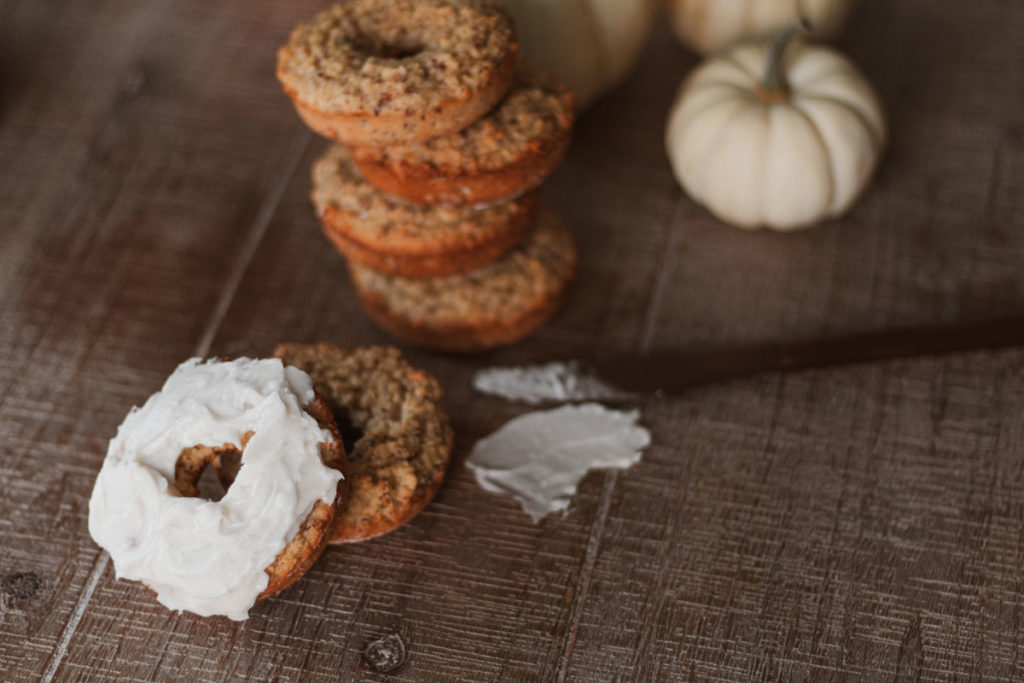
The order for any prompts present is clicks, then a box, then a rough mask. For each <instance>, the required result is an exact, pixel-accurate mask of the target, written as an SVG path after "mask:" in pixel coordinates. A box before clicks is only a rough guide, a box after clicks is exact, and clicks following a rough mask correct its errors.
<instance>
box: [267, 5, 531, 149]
mask: <svg viewBox="0 0 1024 683" xmlns="http://www.w3.org/2000/svg"><path fill="white" fill-rule="evenodd" d="M516 50H517V44H516V38H515V29H514V27H513V24H512V21H511V19H509V17H508V16H507V15H506V14H505V13H504V11H502V10H500V9H498V8H497V7H496V6H494V5H492V4H491V3H489V2H482V1H480V0H351V2H346V3H343V4H339V5H336V6H334V7H331V8H330V9H327V10H325V11H323V12H321V13H320V14H318V15H317V16H316V17H315V18H314V19H313V20H312V21H311V22H310V23H308V24H303V25H302V26H299V27H298V28H296V29H295V30H294V31H293V32H292V34H291V38H290V39H289V41H288V44H287V45H285V46H284V47H282V48H281V49H280V50H279V51H278V57H277V77H278V80H280V81H281V84H282V86H283V87H284V91H285V92H286V93H287V94H288V96H289V97H291V98H292V100H293V102H294V103H295V108H296V109H297V110H298V113H299V116H301V117H302V119H303V121H305V122H306V124H307V125H308V126H309V127H310V128H312V129H313V130H314V131H316V132H317V133H320V134H321V135H323V136H325V137H328V138H331V139H333V140H337V141H339V142H344V143H347V144H350V145H370V146H373V147H383V146H385V145H390V144H395V143H406V142H417V141H420V140H426V139H427V138H431V137H434V136H436V135H444V134H446V133H450V132H453V131H457V130H460V129H462V128H465V127H466V126H468V125H469V124H470V123H472V122H473V121H475V120H477V119H478V118H480V117H481V116H482V115H483V114H484V113H485V112H487V111H488V110H489V109H490V108H491V107H493V106H494V105H495V104H496V103H497V102H498V100H500V99H501V98H502V96H503V95H504V94H505V92H506V91H507V90H508V88H509V86H510V85H511V83H512V79H513V77H514V75H515V63H516Z"/></svg>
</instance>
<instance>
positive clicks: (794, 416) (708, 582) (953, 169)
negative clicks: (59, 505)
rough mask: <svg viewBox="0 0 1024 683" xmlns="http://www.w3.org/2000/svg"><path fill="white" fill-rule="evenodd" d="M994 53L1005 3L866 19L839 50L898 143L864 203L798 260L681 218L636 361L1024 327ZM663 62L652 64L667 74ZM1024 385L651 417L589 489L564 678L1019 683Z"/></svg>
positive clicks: (655, 407) (703, 395)
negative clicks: (654, 351) (736, 348)
mask: <svg viewBox="0 0 1024 683" xmlns="http://www.w3.org/2000/svg"><path fill="white" fill-rule="evenodd" d="M1009 27H1016V33H1019V32H1020V30H1021V29H1024V11H1022V8H1021V7H1018V6H1012V5H1009V4H1007V3H998V2H987V3H978V4H975V5H973V6H972V8H971V10H970V11H969V12H964V11H963V8H959V7H956V6H954V5H952V4H949V5H946V4H936V3H896V4H893V3H864V5H863V7H862V9H861V13H860V15H859V16H858V18H857V22H856V24H855V26H854V29H853V31H851V33H850V35H849V36H848V37H847V39H846V41H845V42H846V45H847V46H848V48H849V50H850V51H851V52H852V53H853V54H854V55H855V56H856V57H857V58H858V60H859V61H860V62H861V63H862V64H863V65H864V67H865V70H866V71H867V72H868V73H869V75H870V76H871V77H872V78H873V79H874V80H875V81H876V82H877V83H878V84H879V87H880V89H881V91H882V93H883V97H884V98H885V100H886V102H887V104H888V106H889V109H890V114H891V117H892V124H893V142H892V146H891V148H890V151H889V154H888V156H887V158H886V160H885V162H884V164H883V167H882V169H881V173H880V175H879V177H878V179H877V182H876V183H875V185H874V186H873V187H872V189H871V190H870V191H869V193H868V194H867V195H866V196H865V198H864V201H863V203H862V204H861V205H860V206H859V207H857V209H856V210H855V211H854V212H852V213H851V214H850V215H849V216H848V217H846V218H845V219H843V220H841V221H838V222H837V223H836V224H835V225H833V226H827V227H824V228H822V229H819V230H817V231H814V232H811V233H806V234H801V235H789V236H785V235H781V236H780V235H774V234H747V233H743V232H741V231H737V230H732V229H729V228H725V227H723V226H721V225H719V224H717V223H716V222H715V221H714V220H713V219H712V218H710V216H708V215H707V214H706V213H705V212H704V211H703V210H701V209H699V208H698V207H696V206H694V205H693V204H692V203H690V202H688V201H687V200H685V199H682V200H680V204H679V212H678V217H677V220H676V223H675V226H674V231H675V235H674V237H675V238H674V240H673V241H672V243H671V246H670V253H669V254H668V255H667V256H666V257H665V260H664V264H663V269H664V270H663V273H662V275H663V276H664V278H665V279H664V281H663V282H664V283H665V286H663V287H662V288H661V289H660V291H659V296H658V300H657V301H656V308H655V310H654V311H653V313H652V318H651V325H650V328H649V330H650V336H649V339H648V342H649V343H650V344H651V345H654V346H674V345H678V344H680V343H691V344H703V343H716V342H717V343H723V342H726V343H732V342H737V341H742V340H766V339H782V338H786V337H791V336H806V335H813V334H822V333H840V332H842V331H848V330H864V329H871V328H885V327H886V326H892V325H905V324H908V323H912V322H925V321H936V320H961V319H970V318H977V317H983V316H986V315H998V314H1006V313H1010V312H1019V311H1021V310H1024V287H1022V283H1021V280H1020V278H1019V276H1018V274H1019V272H1020V269H1021V266H1022V264H1024V235H1022V234H1021V232H1020V230H1019V227H1020V225H1021V224H1022V218H1024V201H1022V200H1021V196H1022V194H1024V185H1022V181H1021V177H1022V175H1021V173H1020V171H1021V168H1022V165H1024V144H1022V139H1021V134H1020V133H1021V126H1022V124H1024V119H1022V117H1024V87H1021V86H1022V85H1024V52H1022V49H1021V46H1020V44H1019V43H1018V42H1017V41H1014V40H1012V39H1010V38H1009V36H1010V35H1013V34H1014V33H1015V31H1014V30H1007V29H1008V28H1009ZM980 36H985V38H984V39H981V42H984V46H979V45H978V43H979V37H980ZM997 38H1004V39H997ZM662 41H663V42H662V44H661V45H660V46H659V45H658V44H657V43H656V44H655V45H654V46H652V51H654V52H658V53H660V54H659V55H658V56H657V57H654V58H653V59H654V60H655V61H656V62H657V63H666V62H670V61H671V55H672V54H673V53H674V52H675V51H676V48H673V47H672V46H671V45H670V44H669V42H668V40H667V38H666V37H664V36H662ZM976 47H978V48H979V49H975V48H976ZM1022 360H1024V356H1022V355H1021V354H1020V353H1005V354H1000V355H969V356H962V357H957V358H951V359H948V360H936V361H919V362H916V363H900V364H888V365H883V366H881V367H875V368H865V369H854V370H848V371H842V372H840V371H836V372H821V373H808V374H802V375H798V376H792V377H765V378H759V379H755V380H750V381H747V382H736V383H732V384H729V385H726V386H723V387H717V388H712V389H708V390H702V391H695V392H692V393H691V395H689V396H687V397H686V398H685V399H680V400H672V401H658V402H653V401H652V402H649V403H647V404H646V405H645V414H646V415H647V419H648V422H649V424H650V425H651V427H652V430H653V431H654V434H655V439H656V445H655V447H654V448H653V449H652V450H651V451H650V453H649V454H648V455H647V456H646V457H645V460H644V462H643V463H642V464H641V465H640V466H639V467H637V468H634V470H631V471H629V472H627V473H624V474H619V475H606V477H605V481H606V482H608V481H612V482H613V483H614V484H615V486H614V489H613V493H612V494H611V501H610V503H611V504H610V512H609V516H608V519H607V521H606V523H605V526H606V530H605V532H604V533H603V534H602V536H601V539H600V550H599V553H598V559H597V561H596V563H595V569H594V573H593V577H592V579H591V581H590V583H591V585H592V586H593V588H592V590H591V592H590V595H589V596H588V599H587V604H586V607H585V609H584V610H583V615H582V618H581V620H580V626H579V637H578V639H577V640H576V641H575V647H574V649H573V652H572V657H571V662H570V667H569V668H568V674H569V676H568V677H569V678H570V679H573V680H606V679H612V678H625V679H635V680H667V679H678V678H698V679H701V678H714V679H721V680H737V681H746V680H755V679H756V680H765V679H767V680H822V679H829V678H831V677H832V676H834V675H843V674H845V675H853V676H856V677H863V678H866V679H870V680H876V679H877V680H883V679H884V680H891V679H892V678H893V676H894V674H896V673H897V672H898V673H900V674H901V675H906V676H908V677H909V678H910V679H915V680H940V679H948V678H952V677H956V678H968V677H970V678H982V679H987V680H1007V679H1016V678H1020V677H1021V675H1022V673H1021V670H1020V660H1021V656H1022V655H1024V643H1022V641H1021V638H1020V636H1019V624H1018V618H1017V615H1018V613H1019V611H1020V605H1021V597H1020V596H1021V584H1020V579H1019V576H1020V573H1021V569H1022V567H1021V561H1022V560H1021V550H1020V547H1021V546H1020V541H1021V539H1022V538H1024V518H1022V517H1024V516H1022V514H1021V511H1020V509H1019V506H1017V505H1015V504H1013V502H1012V501H1014V500H1016V499H1019V498H1020V497H1021V496H1022V495H1024V490H1022V489H1021V487H1020V464H1019V460H1020V457H1019V456H1020V452H1021V446H1022V443H1021V435H1022V431H1021V430H1022V427H1021V425H1022V422H1021V417H1020V415H1021V408H1022V404H1021V402H1022V400H1024V384H1022V378H1024V373H1022ZM667 482H670V484H668V485H667V484H666V483H667ZM607 488H608V487H607V485H606V489H607ZM573 626H575V625H573Z"/></svg>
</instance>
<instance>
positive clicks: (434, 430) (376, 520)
mask: <svg viewBox="0 0 1024 683" xmlns="http://www.w3.org/2000/svg"><path fill="white" fill-rule="evenodd" d="M274 355H275V356H276V357H278V358H280V359H282V360H283V361H284V362H285V363H287V364H288V365H293V366H296V367H298V368H301V369H302V370H303V371H305V372H307V373H309V376H310V377H311V378H312V379H313V386H314V387H316V390H317V392H319V393H320V394H322V395H323V396H324V398H325V400H326V401H327V403H328V405H330V407H331V409H332V410H333V411H334V413H335V415H336V417H337V420H338V424H339V425H342V427H343V431H344V429H345V428H349V429H350V430H351V431H353V432H355V433H356V434H357V435H358V438H357V439H356V441H355V443H354V445H352V446H351V448H350V453H349V459H350V471H349V480H350V482H351V489H350V494H349V502H348V505H347V506H346V508H345V510H344V511H343V512H342V513H341V515H340V517H339V521H338V526H337V528H336V530H335V532H334V540H333V542H334V543H347V542H351V541H362V540H365V539H368V538H373V537H375V536H379V535H381V534H384V533H387V532H389V531H391V530H393V529H395V528H397V527H399V526H401V525H402V524H405V523H406V522H408V521H409V520H411V519H412V518H413V517H415V516H416V515H417V514H419V512H420V510H422V509H423V508H424V506H426V504H427V503H429V502H430V500H431V499H432V498H433V497H434V494H435V493H437V490H438V488H440V486H441V482H442V480H443V479H444V473H445V468H446V467H447V465H448V459H449V457H450V456H451V450H452V440H453V434H452V428H451V426H450V425H449V422H448V416H447V414H446V413H445V411H444V408H443V406H442V405H441V386H440V385H439V384H438V382H437V380H435V379H434V378H433V377H431V376H430V375H428V374H426V373H425V372H422V371H420V370H417V369H416V368H414V367H412V366H411V365H409V363H408V362H406V361H405V360H404V359H403V358H402V354H401V353H400V352H399V351H398V349H394V348H389V347H379V346H376V347H366V348H359V349H355V350H352V351H348V350H345V349H341V348H338V347H337V346H334V345H333V344H325V343H321V344H306V345H303V344H282V345H281V346H278V347H277V349H276V350H275V351H274Z"/></svg>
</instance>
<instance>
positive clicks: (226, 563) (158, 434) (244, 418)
mask: <svg viewBox="0 0 1024 683" xmlns="http://www.w3.org/2000/svg"><path fill="white" fill-rule="evenodd" d="M234 453H240V456H241V459H240V465H241V467H240V469H238V470H237V472H236V476H235V477H234V482H233V484H231V486H230V488H228V489H227V491H226V492H225V493H224V496H223V497H222V498H221V499H220V500H218V501H214V500H206V499H203V498H200V497H198V495H197V494H198V486H197V482H198V479H199V476H200V474H201V473H202V471H203V469H204V468H205V467H206V466H208V465H211V464H213V465H214V466H215V467H218V468H219V467H221V460H222V459H227V457H228V456H229V455H230V454H234ZM346 469H347V462H346V457H345V452H344V447H343V446H342V444H341V438H340V436H339V433H338V430H337V425H336V424H335V422H334V419H333V417H332V416H331V412H330V410H329V409H328V408H327V406H326V404H325V403H324V402H323V400H322V399H320V398H319V397H318V396H317V395H316V393H315V392H314V390H313V386H312V383H311V381H310V378H309V376H308V375H306V374H305V373H303V372H301V371H300V370H297V369H296V368H292V367H286V366H285V365H284V364H283V363H282V362H281V361H280V360H278V359H276V358H275V359H266V360H250V359H248V358H240V359H237V360H233V361H224V362H221V361H202V360H200V359H196V358H193V359H191V360H189V361H186V362H185V363H183V364H181V365H180V366H179V367H178V368H177V369H176V370H175V371H174V373H173V374H171V376H170V377H169V378H168V379H167V381H166V383H165V384H164V386H163V388H162V389H161V391H160V392H158V393H156V394H154V395H153V396H151V397H150V398H149V399H148V400H147V401H146V403H145V405H143V406H142V407H141V408H137V409H134V410H132V412H131V413H130V414H129V415H128V416H127V417H126V418H125V420H124V422H123V423H122V424H121V426H120V428H119V429H118V432H117V435H116V436H115V437H114V438H113V439H112V440H111V442H110V446H109V449H108V451H107V455H106V458H105V460H104V462H103V466H102V468H101V470H100V473H99V476H98V477H97V479H96V484H95V487H94V489H93V493H92V498H91V499H90V501H89V532H90V534H92V537H93V538H94V539H95V540H96V542H97V543H98V544H99V545H100V546H102V547H103V548H104V549H105V550H107V551H108V552H109V553H110V556H111V559H112V560H113V562H114V568H115V569H116V571H117V575H118V577H119V578H127V579H135V580H140V581H143V582H144V583H145V584H146V585H148V586H149V587H150V588H152V589H153V590H154V591H156V593H157V600H159V601H160V602H161V603H162V604H164V605H165V606H167V607H168V608H170V609H176V610H188V611H191V612H195V613H197V614H200V615H202V616H209V615H213V614H223V615H226V616H228V617H230V618H232V619H236V620H240V619H245V618H246V617H247V616H248V610H249V608H250V607H252V605H253V604H254V603H255V602H256V600H259V599H262V598H265V597H269V596H271V595H273V594H275V593H277V592H279V591H281V590H283V589H284V588H287V587H288V586H289V585H291V584H292V583H293V582H294V581H295V580H296V579H298V578H299V577H300V576H302V574H303V573H305V571H306V570H307V569H308V568H309V567H310V566H311V565H312V564H313V562H314V561H315V560H316V559H317V557H319V555H320V553H322V552H323V550H324V548H325V547H326V545H327V542H328V541H329V540H330V538H331V534H332V532H333V530H334V525H335V521H336V517H337V513H338V509H339V507H340V505H341V503H342V500H343V497H345V494H346V491H347V483H348V482H347V480H346V479H345V477H344V472H345V471H346Z"/></svg>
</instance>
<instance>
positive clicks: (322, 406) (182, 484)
mask: <svg viewBox="0 0 1024 683" xmlns="http://www.w3.org/2000/svg"><path fill="white" fill-rule="evenodd" d="M306 412H307V413H309V414H310V415H312V416H313V417H314V418H315V419H316V421H317V424H319V425H320V428H321V429H325V430H327V431H329V432H330V433H331V439H330V440H329V441H324V442H322V443H321V444H320V459H321V460H322V461H323V463H324V465H326V466H328V467H332V468H334V469H336V470H338V471H339V472H341V473H342V475H343V478H342V479H341V480H340V481H339V482H338V488H337V493H336V494H335V497H334V500H333V501H330V502H326V501H323V500H318V501H316V503H314V505H313V509H312V510H311V511H310V513H309V514H308V515H307V516H306V518H305V519H304V520H303V521H302V523H301V525H300V526H299V531H298V533H296V534H295V536H294V537H293V538H292V540H291V541H289V542H288V544H287V545H286V546H285V547H284V548H283V549H282V550H281V552H279V553H278V554H277V557H275V558H274V561H273V562H271V563H270V566H269V567H267V568H266V572H267V576H268V581H267V587H266V588H265V589H264V590H263V592H262V593H260V594H259V595H258V596H257V597H256V599H257V600H262V599H264V598H269V597H270V596H272V595H276V594H277V593H280V592H281V591H283V590H284V589H285V588H287V587H288V586H290V585H292V584H293V583H295V582H296V581H298V580H299V578H300V577H301V576H302V575H303V574H305V573H306V571H308V570H309V568H310V567H312V566H313V563H314V562H316V560H317V558H319V557H320V555H321V554H322V553H323V551H324V549H325V548H327V543H328V542H329V541H330V539H331V535H332V534H333V533H334V528H335V526H336V522H337V518H338V514H339V511H340V510H342V509H343V508H344V506H345V504H347V502H348V492H349V480H348V476H349V474H348V472H349V465H348V459H347V457H346V455H345V447H344V445H342V441H341V434H340V432H339V431H338V425H337V424H336V423H335V421H334V417H333V415H332V414H331V411H330V408H328V406H327V404H326V403H325V402H324V399H323V398H322V397H321V396H320V395H319V394H318V395H317V396H316V397H315V398H314V399H313V402H312V403H310V404H309V405H308V406H306ZM251 436H252V432H248V433H247V434H246V435H245V436H244V437H243V438H242V443H241V449H243V450H244V449H245V446H246V444H247V443H248V441H249V438H250V437H251ZM239 456H240V453H239V447H238V446H236V445H234V444H223V445H221V446H214V447H210V446H203V445H199V446H193V447H191V448H186V449H185V450H184V451H182V453H181V455H180V456H179V457H178V461H177V462H176V463H175V467H174V478H175V486H176V487H177V488H178V490H179V491H180V492H181V494H182V495H184V496H196V495H199V490H198V488H197V487H196V483H197V482H198V480H199V477H200V475H202V472H203V469H205V468H206V467H207V466H208V465H212V466H213V467H214V469H215V470H216V473H217V478H218V479H219V480H220V482H221V486H222V487H223V488H224V490H225V491H226V490H227V489H228V488H229V487H230V486H231V484H232V482H233V481H234V479H235V475H236V474H237V473H238V468H239V465H240V457H239Z"/></svg>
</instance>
